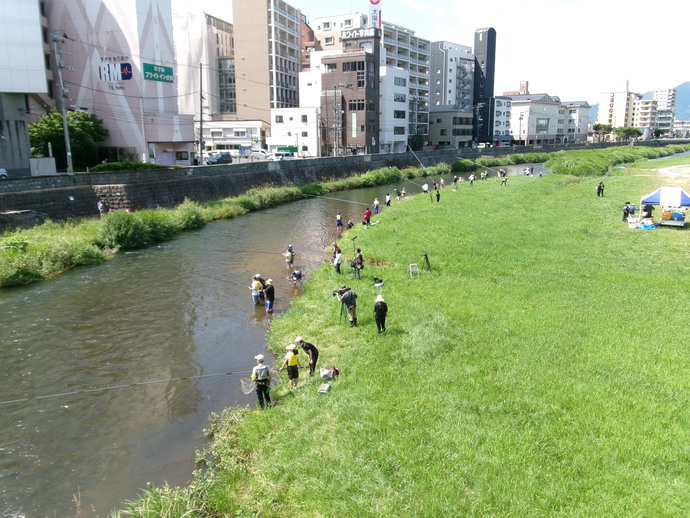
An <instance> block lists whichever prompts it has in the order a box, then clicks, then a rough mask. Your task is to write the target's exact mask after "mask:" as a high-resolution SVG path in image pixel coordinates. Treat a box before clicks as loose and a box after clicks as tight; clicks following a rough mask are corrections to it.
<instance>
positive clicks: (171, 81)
mask: <svg viewBox="0 0 690 518" xmlns="http://www.w3.org/2000/svg"><path fill="white" fill-rule="evenodd" d="M46 11H47V12H46V14H47V18H48V21H49V26H50V30H51V33H59V34H62V35H64V37H63V38H61V42H60V45H59V52H60V55H59V61H60V63H61V65H62V67H61V68H62V76H63V78H64V90H62V88H60V85H57V84H54V86H55V88H56V90H62V91H64V92H65V93H66V99H67V102H68V104H70V105H73V106H75V107H78V108H79V109H83V110H86V111H88V112H89V113H91V114H93V115H95V116H96V117H98V118H99V119H102V120H103V124H104V126H105V127H106V128H107V129H108V131H109V134H110V135H109V137H108V138H107V140H106V142H105V146H106V148H104V150H103V151H106V152H107V154H105V155H104V156H102V158H103V159H108V160H110V161H120V160H124V159H132V160H141V161H148V162H154V163H158V164H162V165H175V164H179V165H187V164H190V163H192V152H193V145H194V121H193V116H192V115H180V113H179V111H178V106H177V99H178V94H180V93H182V94H189V93H190V92H179V91H178V88H177V77H178V72H179V71H178V69H177V65H176V62H175V53H174V48H173V37H172V32H173V29H172V12H171V7H170V0H130V1H128V2H122V1H120V0H103V1H101V2H99V3H97V4H90V3H84V2H82V1H79V0H52V1H51V2H48V3H46ZM62 91H58V92H57V93H56V97H57V96H59V95H61V94H62Z"/></svg>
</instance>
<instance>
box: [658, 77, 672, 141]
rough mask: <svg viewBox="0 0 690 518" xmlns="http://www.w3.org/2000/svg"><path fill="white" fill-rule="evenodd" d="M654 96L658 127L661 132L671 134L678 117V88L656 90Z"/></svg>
mask: <svg viewBox="0 0 690 518" xmlns="http://www.w3.org/2000/svg"><path fill="white" fill-rule="evenodd" d="M653 96H654V100H655V101H656V127H657V129H658V130H659V133H660V134H662V135H666V136H671V135H672V134H673V121H674V119H675V118H676V89H675V88H665V89H660V90H654V94H653Z"/></svg>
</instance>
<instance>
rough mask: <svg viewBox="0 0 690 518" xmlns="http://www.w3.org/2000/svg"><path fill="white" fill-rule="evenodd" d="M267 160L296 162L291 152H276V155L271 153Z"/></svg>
mask: <svg viewBox="0 0 690 518" xmlns="http://www.w3.org/2000/svg"><path fill="white" fill-rule="evenodd" d="M266 158H267V159H268V160H294V159H295V155H293V154H292V153H290V152H289V151H276V152H275V153H270V154H269V155H268V156H267V157H266Z"/></svg>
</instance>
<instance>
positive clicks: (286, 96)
mask: <svg viewBox="0 0 690 518" xmlns="http://www.w3.org/2000/svg"><path fill="white" fill-rule="evenodd" d="M232 12H233V27H234V41H235V82H236V89H237V118H238V119H247V120H263V121H268V120H269V119H270V114H271V109H272V108H294V107H297V106H298V105H299V72H300V69H301V45H302V42H301V27H302V15H301V13H300V11H299V9H295V8H294V7H292V6H290V5H289V4H287V3H286V2H283V1H282V0H233V2H232Z"/></svg>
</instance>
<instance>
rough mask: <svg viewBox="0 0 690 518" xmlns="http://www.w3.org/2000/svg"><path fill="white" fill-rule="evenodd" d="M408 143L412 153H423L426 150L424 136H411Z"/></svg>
mask: <svg viewBox="0 0 690 518" xmlns="http://www.w3.org/2000/svg"><path fill="white" fill-rule="evenodd" d="M407 143H408V145H409V146H410V148H411V149H412V151H421V150H423V149H424V135H410V136H409V137H408V139H407Z"/></svg>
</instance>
